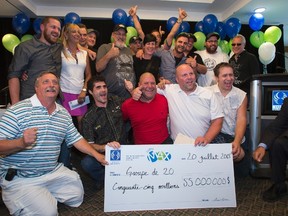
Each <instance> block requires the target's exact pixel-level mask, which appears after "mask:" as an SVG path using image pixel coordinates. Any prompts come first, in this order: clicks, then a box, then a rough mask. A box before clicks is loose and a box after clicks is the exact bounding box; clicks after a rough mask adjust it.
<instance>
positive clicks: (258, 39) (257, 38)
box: [250, 31, 264, 48]
mask: <svg viewBox="0 0 288 216" xmlns="http://www.w3.org/2000/svg"><path fill="white" fill-rule="evenodd" d="M250 43H251V44H252V45H253V46H254V47H256V48H259V47H260V46H261V44H262V43H264V33H263V32H262V31H255V32H253V33H252V34H251V35H250Z"/></svg>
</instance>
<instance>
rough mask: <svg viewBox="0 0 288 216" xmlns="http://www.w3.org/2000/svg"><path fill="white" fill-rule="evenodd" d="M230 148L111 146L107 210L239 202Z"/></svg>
mask: <svg viewBox="0 0 288 216" xmlns="http://www.w3.org/2000/svg"><path fill="white" fill-rule="evenodd" d="M231 148H232V147H231V144H209V145H207V146H205V147H201V146H197V147H195V146H194V145H190V144H178V145H126V146H125V145H122V146H121V148H120V149H112V148H110V147H108V146H107V147H106V160H107V161H108V162H109V165H108V166H106V168H105V197H104V211H105V212H113V211H135V210H158V209H182V208H220V207H236V195H235V184H234V173H233V161H232V154H231V151H232V149H231Z"/></svg>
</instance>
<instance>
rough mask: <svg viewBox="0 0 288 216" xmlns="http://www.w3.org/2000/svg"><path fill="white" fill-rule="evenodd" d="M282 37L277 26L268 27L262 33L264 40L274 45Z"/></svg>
mask: <svg viewBox="0 0 288 216" xmlns="http://www.w3.org/2000/svg"><path fill="white" fill-rule="evenodd" d="M281 36H282V32H281V29H280V28H279V27H277V26H270V27H269V28H268V29H266V31H265V32H264V40H265V41H266V42H271V43H273V44H276V43H277V42H278V41H279V40H280V38H281Z"/></svg>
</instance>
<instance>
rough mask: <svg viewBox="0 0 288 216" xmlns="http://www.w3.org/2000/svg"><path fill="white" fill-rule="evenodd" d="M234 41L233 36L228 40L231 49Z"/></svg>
mask: <svg viewBox="0 0 288 216" xmlns="http://www.w3.org/2000/svg"><path fill="white" fill-rule="evenodd" d="M232 42H233V38H231V39H230V41H229V42H228V46H229V48H230V50H232Z"/></svg>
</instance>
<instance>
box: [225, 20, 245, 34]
mask: <svg viewBox="0 0 288 216" xmlns="http://www.w3.org/2000/svg"><path fill="white" fill-rule="evenodd" d="M240 29H241V23H240V20H239V19H237V18H234V17H232V18H229V19H228V20H227V21H226V23H225V32H226V34H227V35H228V37H229V38H231V39H232V38H234V37H235V36H236V35H237V34H238V33H239V32H240Z"/></svg>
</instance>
